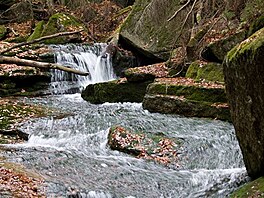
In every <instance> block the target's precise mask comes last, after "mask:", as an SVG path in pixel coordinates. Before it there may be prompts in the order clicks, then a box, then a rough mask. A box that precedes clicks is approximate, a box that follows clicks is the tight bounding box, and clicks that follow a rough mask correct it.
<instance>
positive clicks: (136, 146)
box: [108, 126, 183, 167]
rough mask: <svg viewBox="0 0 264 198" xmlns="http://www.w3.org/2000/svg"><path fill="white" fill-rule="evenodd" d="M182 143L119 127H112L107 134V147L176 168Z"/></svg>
mask: <svg viewBox="0 0 264 198" xmlns="http://www.w3.org/2000/svg"><path fill="white" fill-rule="evenodd" d="M182 143H183V141H182V140H181V139H176V138H168V137H166V136H165V135H163V134H162V133H156V134H155V133H150V132H144V131H133V130H129V129H126V128H124V127H121V126H113V127H111V128H110V131H109V134H108V145H109V146H110V148H111V149H113V150H118V151H120V152H124V153H127V154H130V155H133V156H135V157H137V158H142V159H146V160H151V161H155V162H158V163H161V164H164V165H174V166H177V167H178V152H179V149H180V146H181V145H182Z"/></svg>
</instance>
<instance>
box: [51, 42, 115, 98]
mask: <svg viewBox="0 0 264 198" xmlns="http://www.w3.org/2000/svg"><path fill="white" fill-rule="evenodd" d="M51 47H52V49H53V50H54V52H55V62H56V63H58V64H61V65H64V66H67V67H71V68H73V69H76V70H80V71H84V72H89V75H88V76H80V75H76V74H69V73H66V72H64V71H59V70H52V76H51V86H50V90H51V92H52V93H55V94H62V93H74V92H80V91H81V90H82V89H83V88H84V87H85V86H87V85H88V84H94V83H98V82H105V81H109V80H113V79H115V78H116V76H115V74H114V72H113V67H112V62H111V57H110V56H109V54H107V53H106V47H107V44H102V43H98V44H94V45H93V46H88V45H54V46H51Z"/></svg>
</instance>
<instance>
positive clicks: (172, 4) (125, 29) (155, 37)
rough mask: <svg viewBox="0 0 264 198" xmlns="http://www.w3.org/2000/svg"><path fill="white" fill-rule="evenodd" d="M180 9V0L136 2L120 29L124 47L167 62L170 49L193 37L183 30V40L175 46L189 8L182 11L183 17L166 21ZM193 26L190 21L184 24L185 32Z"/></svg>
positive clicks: (142, 0) (139, 0) (180, 15)
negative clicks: (126, 46)
mask: <svg viewBox="0 0 264 198" xmlns="http://www.w3.org/2000/svg"><path fill="white" fill-rule="evenodd" d="M181 6H182V5H181V1H180V0H164V1H154V0H138V1H136V2H135V3H134V6H133V9H132V12H131V13H130V15H129V16H128V18H127V19H126V21H125V22H124V24H123V25H122V27H121V30H120V42H121V44H122V42H123V43H126V45H128V46H130V48H134V49H135V50H137V51H138V52H139V53H140V54H144V56H146V57H148V58H152V59H162V60H167V59H168V57H169V54H170V51H171V49H173V48H174V47H175V46H177V45H178V44H179V43H180V42H187V41H188V39H189V36H190V34H189V32H188V31H184V32H185V33H184V37H182V38H181V39H179V41H178V42H176V43H175V38H176V37H177V36H179V34H180V29H181V26H182V25H183V21H184V19H185V17H186V14H187V12H188V11H187V9H183V10H182V12H181V14H179V15H177V16H176V17H175V18H174V19H172V20H171V21H167V20H168V18H170V17H171V16H172V15H173V14H174V12H175V11H176V10H178V9H179V8H180V7H181ZM187 8H189V6H187ZM190 26H191V19H190V20H188V22H187V23H186V24H185V30H186V29H188V28H190Z"/></svg>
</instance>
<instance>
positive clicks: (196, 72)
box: [186, 61, 224, 83]
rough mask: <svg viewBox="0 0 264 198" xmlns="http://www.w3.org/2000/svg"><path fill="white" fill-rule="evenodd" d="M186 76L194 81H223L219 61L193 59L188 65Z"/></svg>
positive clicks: (221, 67)
mask: <svg viewBox="0 0 264 198" xmlns="http://www.w3.org/2000/svg"><path fill="white" fill-rule="evenodd" d="M186 77H187V78H192V79H194V80H195V81H206V82H208V81H212V82H221V83H224V73H223V66H222V65H221V64H219V63H213V62H203V61H195V62H192V64H191V65H190V66H189V68H188V70H187V72H186Z"/></svg>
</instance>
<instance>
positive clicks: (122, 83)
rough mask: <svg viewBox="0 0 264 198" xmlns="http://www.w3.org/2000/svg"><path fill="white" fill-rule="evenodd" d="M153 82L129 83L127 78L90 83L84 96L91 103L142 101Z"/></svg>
mask: <svg viewBox="0 0 264 198" xmlns="http://www.w3.org/2000/svg"><path fill="white" fill-rule="evenodd" d="M149 83H151V82H141V83H129V82H127V81H126V80H125V79H121V80H114V81H109V82H103V83H96V84H90V85H88V86H87V87H86V88H85V89H84V90H83V91H82V98H83V99H84V100H86V101H89V102H91V103H95V104H100V103H104V102H142V100H143V97H144V95H145V91H146V88H147V86H148V84H149Z"/></svg>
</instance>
